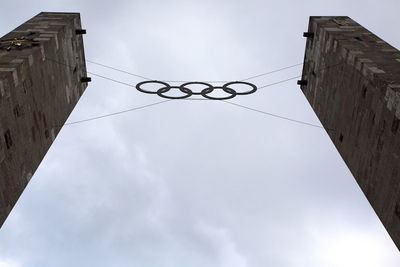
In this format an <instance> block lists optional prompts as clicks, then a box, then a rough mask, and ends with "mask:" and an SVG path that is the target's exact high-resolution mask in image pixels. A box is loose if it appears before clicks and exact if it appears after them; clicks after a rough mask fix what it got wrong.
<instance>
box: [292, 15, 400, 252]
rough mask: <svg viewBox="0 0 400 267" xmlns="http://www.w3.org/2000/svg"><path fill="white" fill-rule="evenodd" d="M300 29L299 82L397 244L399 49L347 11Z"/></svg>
mask: <svg viewBox="0 0 400 267" xmlns="http://www.w3.org/2000/svg"><path fill="white" fill-rule="evenodd" d="M393 30H395V29H393ZM304 36H305V37H306V38H307V43H306V52H305V59H304V66H303V74H302V80H300V81H299V82H298V84H300V85H301V89H302V91H303V93H304V95H305V96H306V98H307V100H308V101H309V103H310V104H311V106H312V108H313V109H314V111H315V113H316V114H317V116H318V118H319V120H320V121H321V123H322V124H323V126H324V127H325V129H326V130H327V132H328V134H329V136H330V138H331V139H332V141H333V143H334V145H335V146H336V148H337V150H338V151H339V153H340V155H341V156H342V158H343V159H344V161H345V163H346V164H347V166H348V168H349V169H350V171H351V173H352V174H353V176H354V177H355V179H356V181H357V183H358V184H359V186H360V187H361V189H362V191H363V192H364V194H365V196H366V197H367V199H368V201H369V202H370V204H371V205H372V207H373V209H374V210H375V212H376V214H377V215H378V217H379V218H380V220H381V221H382V223H383V225H384V226H385V227H386V229H387V231H388V232H389V234H390V236H391V238H392V239H393V241H394V242H395V244H396V246H397V247H398V248H399V249H400V129H399V124H400V51H399V50H397V49H395V48H394V47H392V46H390V45H389V44H388V43H386V42H385V41H383V40H382V39H380V38H379V37H377V36H376V35H374V34H373V33H371V32H369V31H368V30H367V29H365V28H364V27H362V26H360V25H359V24H358V23H356V22H355V21H353V20H351V19H350V18H348V17H311V18H310V22H309V28H308V32H306V33H304Z"/></svg>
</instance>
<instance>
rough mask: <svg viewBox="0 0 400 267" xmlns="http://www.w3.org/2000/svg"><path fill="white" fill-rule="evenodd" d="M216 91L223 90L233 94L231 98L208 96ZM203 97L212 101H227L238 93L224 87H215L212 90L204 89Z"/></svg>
mask: <svg viewBox="0 0 400 267" xmlns="http://www.w3.org/2000/svg"><path fill="white" fill-rule="evenodd" d="M215 89H222V90H224V92H226V93H228V94H231V95H230V96H225V97H213V96H208V95H207V94H209V93H211V92H212V91H214V90H215ZM229 91H230V92H229ZM201 95H202V96H203V97H205V98H208V99H211V100H227V99H231V98H234V97H235V96H236V95H237V93H236V91H235V90H233V89H232V88H225V89H224V87H223V86H213V87H211V88H206V89H203V90H202V91H201Z"/></svg>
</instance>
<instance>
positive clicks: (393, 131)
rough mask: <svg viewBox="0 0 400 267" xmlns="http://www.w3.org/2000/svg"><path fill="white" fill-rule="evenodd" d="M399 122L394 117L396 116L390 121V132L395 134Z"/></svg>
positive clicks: (399, 120)
mask: <svg viewBox="0 0 400 267" xmlns="http://www.w3.org/2000/svg"><path fill="white" fill-rule="evenodd" d="M399 123H400V119H398V118H396V116H395V117H394V119H393V123H392V133H393V134H396V133H397V130H398V129H399Z"/></svg>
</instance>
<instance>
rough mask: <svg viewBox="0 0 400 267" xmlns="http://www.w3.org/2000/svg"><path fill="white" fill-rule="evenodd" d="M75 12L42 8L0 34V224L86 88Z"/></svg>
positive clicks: (81, 32) (83, 58) (84, 67)
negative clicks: (41, 11)
mask: <svg viewBox="0 0 400 267" xmlns="http://www.w3.org/2000/svg"><path fill="white" fill-rule="evenodd" d="M83 33H85V30H82V29H81V21H80V15H79V13H40V14H39V15H37V16H36V17H34V18H32V19H30V20H29V21H27V22H25V23H24V24H22V25H21V26H19V27H18V28H16V29H15V30H14V31H12V32H10V33H8V34H7V35H5V36H3V37H2V38H1V39H0V226H1V225H2V224H3V223H4V220H5V219H6V218H7V216H8V214H9V213H10V211H11V209H12V207H13V206H14V205H15V203H16V202H17V200H18V198H19V196H20V195H21V193H22V191H23V190H24V188H25V187H26V185H27V184H28V182H29V180H30V179H31V177H32V175H33V173H34V172H35V170H36V169H37V168H38V166H39V164H40V162H41V161H42V159H43V157H44V156H45V154H46V152H47V150H48V149H49V148H50V146H51V144H52V142H53V141H54V139H55V138H56V136H57V134H58V132H59V131H60V129H61V126H62V125H63V124H64V122H65V121H66V119H67V118H68V116H69V114H70V113H71V111H72V109H73V108H74V106H75V104H76V103H77V102H78V100H79V98H80V96H81V95H82V94H83V92H84V91H85V89H86V87H87V81H88V80H89V78H87V77H86V66H85V56H84V51H83V39H82V34H83Z"/></svg>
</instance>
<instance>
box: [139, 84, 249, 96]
mask: <svg viewBox="0 0 400 267" xmlns="http://www.w3.org/2000/svg"><path fill="white" fill-rule="evenodd" d="M144 84H158V85H161V88H159V89H157V90H156V91H149V90H145V89H143V88H142V85H144ZM234 84H243V85H246V86H248V87H250V90H249V91H245V92H237V91H236V90H235V89H233V88H231V87H229V86H230V85H234ZM189 85H202V86H204V87H205V88H204V89H202V90H201V91H198V92H193V91H192V90H191V89H190V88H188V86H189ZM136 89H137V90H138V91H140V92H142V93H146V94H157V95H158V96H160V97H163V98H168V99H185V98H189V97H190V96H192V95H201V96H203V97H205V98H207V99H211V100H227V99H231V98H234V97H235V96H237V95H249V94H253V93H255V92H256V91H257V86H255V85H254V84H252V83H249V82H241V81H234V82H228V83H226V84H224V85H222V86H214V85H211V84H209V83H206V82H186V83H183V84H181V85H180V86H175V85H174V86H172V85H169V84H168V83H166V82H163V81H144V82H140V83H138V84H136ZM171 89H179V91H180V92H182V93H184V95H180V96H169V95H166V94H165V93H167V92H169V91H170V90H171ZM214 90H222V91H224V92H225V93H227V94H228V96H222V97H214V96H210V95H209V94H210V93H212V92H213V91H214Z"/></svg>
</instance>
